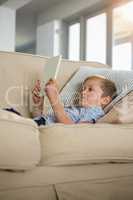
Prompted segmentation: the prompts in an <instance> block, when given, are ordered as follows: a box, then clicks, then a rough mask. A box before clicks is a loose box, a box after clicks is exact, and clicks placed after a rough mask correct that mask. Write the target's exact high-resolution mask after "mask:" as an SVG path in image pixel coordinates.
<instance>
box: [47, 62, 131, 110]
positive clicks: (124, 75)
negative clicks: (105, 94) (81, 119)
mask: <svg viewBox="0 0 133 200" xmlns="http://www.w3.org/2000/svg"><path fill="white" fill-rule="evenodd" d="M97 74H98V75H103V76H105V77H106V78H107V79H110V80H112V81H114V82H115V84H116V87H117V94H118V95H117V97H116V98H115V99H114V100H113V101H112V102H111V103H110V104H109V105H108V106H106V108H105V112H107V111H109V110H110V109H111V108H112V106H113V105H115V103H116V102H118V101H119V100H120V99H121V98H122V97H124V96H125V95H126V94H127V93H128V92H130V91H131V90H133V78H132V77H133V72H132V71H120V70H119V71H118V70H112V69H107V68H94V67H84V66H83V67H80V68H79V70H78V71H77V72H76V73H75V74H74V75H73V76H72V78H71V79H70V80H69V81H68V83H67V84H66V85H65V87H64V88H63V89H62V91H61V93H60V97H61V100H62V102H63V103H64V106H73V105H74V106H75V105H79V104H78V99H79V98H78V97H79V89H80V86H81V83H82V82H83V81H84V80H85V79H86V78H87V77H88V76H92V75H97ZM49 112H52V109H49Z"/></svg>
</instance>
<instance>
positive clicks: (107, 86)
mask: <svg viewBox="0 0 133 200" xmlns="http://www.w3.org/2000/svg"><path fill="white" fill-rule="evenodd" d="M92 79H96V80H99V81H100V87H101V89H102V90H103V95H102V96H110V97H111V98H112V99H114V98H115V97H116V96H117V89H116V85H115V83H114V82H113V81H111V80H108V79H107V78H105V77H104V76H100V75H94V76H90V77H87V78H86V79H85V81H84V83H85V82H86V81H88V80H92Z"/></svg>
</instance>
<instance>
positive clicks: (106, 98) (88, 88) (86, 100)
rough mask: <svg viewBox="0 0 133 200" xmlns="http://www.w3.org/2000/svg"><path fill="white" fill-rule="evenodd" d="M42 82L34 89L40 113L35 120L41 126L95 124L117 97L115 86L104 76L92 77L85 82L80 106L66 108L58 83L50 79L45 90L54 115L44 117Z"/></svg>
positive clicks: (34, 99) (34, 98)
mask: <svg viewBox="0 0 133 200" xmlns="http://www.w3.org/2000/svg"><path fill="white" fill-rule="evenodd" d="M40 89H41V88H40V81H37V83H36V85H35V88H34V89H33V91H32V93H33V102H34V103H35V105H39V107H40V113H38V114H37V115H38V117H36V118H34V120H35V121H36V123H37V124H38V125H39V126H40V125H45V124H50V123H63V124H75V123H95V122H96V120H97V119H99V118H100V117H102V116H103V115H104V110H103V109H104V107H105V106H107V105H108V104H109V103H110V102H111V101H112V100H113V99H114V98H115V97H116V86H115V84H114V83H113V82H112V81H110V80H108V79H106V78H105V77H102V76H91V77H88V78H87V79H86V80H85V81H84V82H83V87H82V91H81V95H80V96H81V98H80V106H78V107H69V108H64V106H63V105H62V103H61V102H60V99H59V90H58V86H57V82H56V81H55V80H52V79H50V80H49V81H48V83H47V84H46V86H45V88H44V90H45V93H46V95H47V97H48V99H49V101H50V104H51V106H52V108H53V111H54V115H47V116H44V115H42V113H41V110H42V109H43V107H42V105H43V104H42V102H43V98H42V97H39V92H40Z"/></svg>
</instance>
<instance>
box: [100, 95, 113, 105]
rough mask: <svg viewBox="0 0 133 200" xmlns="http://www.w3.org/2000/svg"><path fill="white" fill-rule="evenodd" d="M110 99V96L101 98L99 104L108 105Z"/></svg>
mask: <svg viewBox="0 0 133 200" xmlns="http://www.w3.org/2000/svg"><path fill="white" fill-rule="evenodd" d="M111 100H112V98H111V97H110V96H106V97H102V99H101V104H102V105H103V106H106V105H108V104H109V103H110V102H111Z"/></svg>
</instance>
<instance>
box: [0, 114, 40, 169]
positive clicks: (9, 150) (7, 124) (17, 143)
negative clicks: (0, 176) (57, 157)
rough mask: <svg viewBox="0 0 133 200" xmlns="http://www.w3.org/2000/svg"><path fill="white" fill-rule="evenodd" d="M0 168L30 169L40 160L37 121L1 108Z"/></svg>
mask: <svg viewBox="0 0 133 200" xmlns="http://www.w3.org/2000/svg"><path fill="white" fill-rule="evenodd" d="M0 130H1V131H0V169H11V170H28V169H31V168H33V167H35V166H36V165H37V164H38V162H39V161H40V141H39V131H38V129H37V126H36V124H35V122H34V121H33V120H31V119H28V118H23V117H20V116H19V115H16V114H14V113H10V112H8V111H5V110H0Z"/></svg>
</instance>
